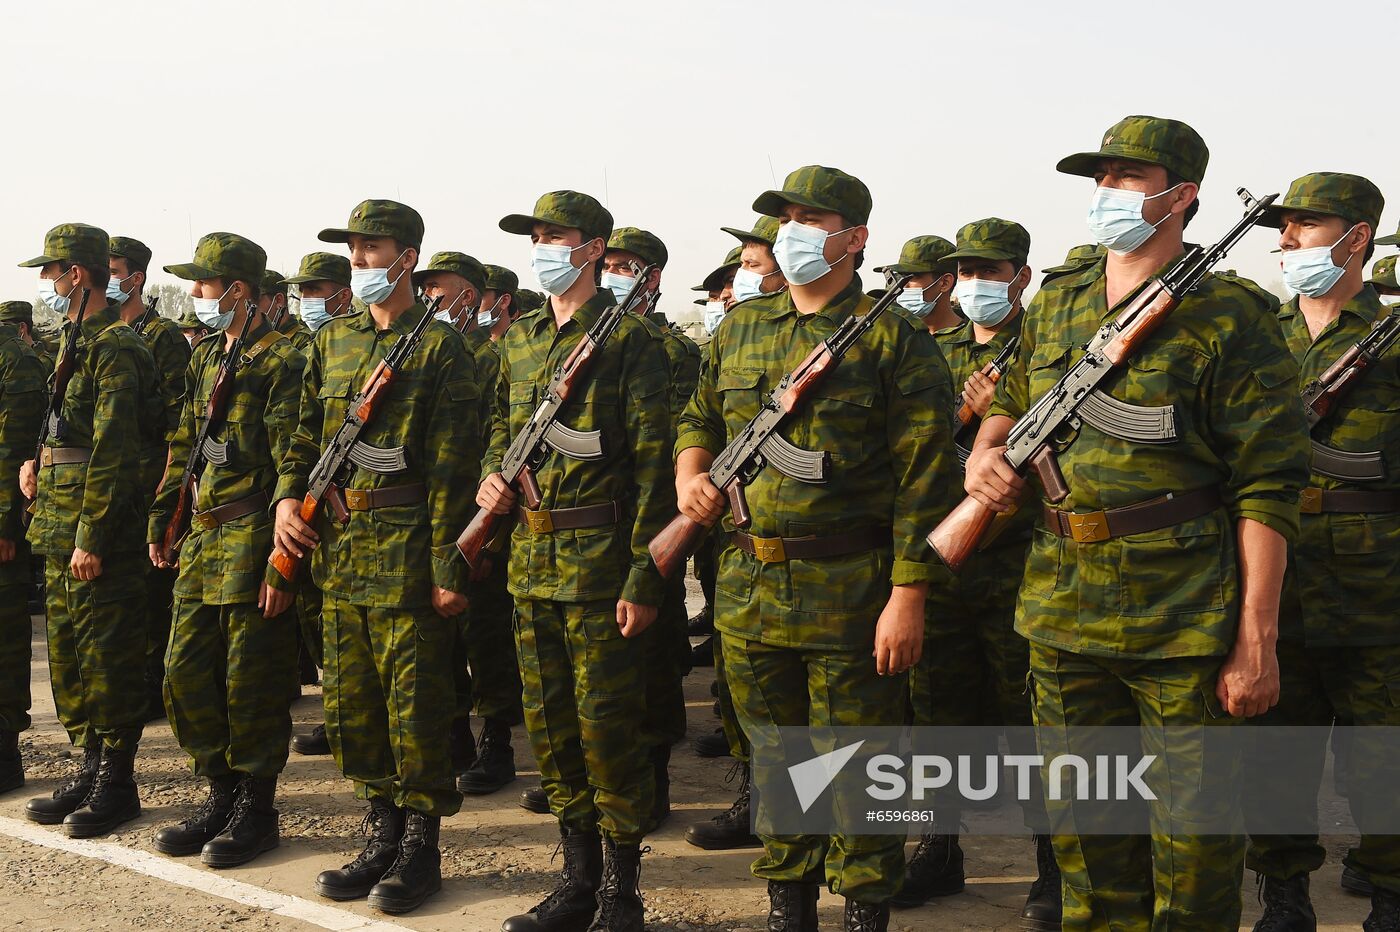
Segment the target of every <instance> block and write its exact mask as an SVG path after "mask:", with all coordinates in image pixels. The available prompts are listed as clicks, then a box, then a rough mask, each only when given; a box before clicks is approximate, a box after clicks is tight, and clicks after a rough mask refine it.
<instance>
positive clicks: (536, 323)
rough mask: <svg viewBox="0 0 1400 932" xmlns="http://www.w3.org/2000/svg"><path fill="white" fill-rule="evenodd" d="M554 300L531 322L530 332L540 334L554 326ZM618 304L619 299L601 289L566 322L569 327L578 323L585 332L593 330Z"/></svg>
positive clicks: (545, 304) (548, 302)
mask: <svg viewBox="0 0 1400 932" xmlns="http://www.w3.org/2000/svg"><path fill="white" fill-rule="evenodd" d="M553 301H554V299H553V298H550V299H549V300H548V301H546V302H545V303H544V307H542V308H540V315H539V317H538V318H536V319H535V320H532V321H530V332H531V333H539V332H540V331H541V330H543V329H544V328H545V327H547V326H548V327H552V326H554V308H553V307H552V306H551V305H552V304H553ZM616 303H617V297H616V295H614V294H613V293H612V292H611V291H609V290H608V289H606V288H599V289H598V291H597V292H595V293H594V295H593V297H591V298H589V299H588V300H587V301H585V302H583V306H582V307H580V308H579V309H578V310H576V311H574V316H573V317H571V318H569V320H567V321H565V322H564V326H565V327H567V326H568V325H569V324H570V323H576V324H578V325H579V326H580V327H582V328H583V329H584V330H591V329H592V328H593V325H594V324H596V323H597V322H598V318H599V317H602V316H603V312H604V311H606V310H607V309H608V308H610V307H612V306H613V305H614V304H616Z"/></svg>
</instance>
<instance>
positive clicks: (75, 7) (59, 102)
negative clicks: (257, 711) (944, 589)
mask: <svg viewBox="0 0 1400 932" xmlns="http://www.w3.org/2000/svg"><path fill="white" fill-rule="evenodd" d="M5 20H6V22H5V28H4V29H3V31H0V75H3V87H4V89H5V90H4V108H3V112H4V113H5V116H6V119H7V121H8V125H9V126H10V138H11V140H12V144H11V145H9V146H7V147H6V149H7V152H6V157H5V170H4V173H3V185H4V188H3V203H4V204H5V215H6V216H5V222H4V224H3V225H0V298H11V297H14V298H29V297H32V296H33V295H34V294H35V292H36V289H35V285H34V281H35V279H36V275H35V273H34V272H33V271H32V270H27V269H18V268H15V263H17V262H20V261H22V260H24V259H27V258H29V257H31V256H33V255H37V254H38V252H39V250H40V247H41V245H42V238H43V233H44V231H45V230H46V229H48V228H49V227H50V226H52V225H54V224H55V223H59V222H63V221H69V220H78V221H83V222H87V223H94V224H97V225H98V226H101V227H103V228H104V229H106V230H107V231H108V232H109V233H113V234H124V235H129V236H135V237H137V238H139V239H141V240H143V241H145V242H146V243H148V244H149V245H150V246H151V247H152V249H153V250H154V251H155V259H154V265H157V266H158V265H163V264H169V263H174V262H181V261H187V260H188V259H189V258H190V256H191V254H192V249H193V245H194V241H195V240H196V239H197V238H198V237H199V236H200V235H201V234H202V233H206V232H210V231H214V230H228V231H232V232H236V233H241V234H244V235H246V236H249V237H251V238H252V239H254V240H255V241H257V242H258V243H260V244H261V245H262V246H264V247H265V248H266V249H267V251H268V255H269V257H270V262H271V264H272V265H273V266H274V267H275V268H278V269H280V270H281V271H283V272H284V273H286V274H290V273H291V271H292V269H293V268H294V267H295V265H296V263H297V261H298V259H299V258H300V257H301V256H302V255H303V254H304V253H306V252H310V251H312V250H315V249H321V248H327V249H332V250H334V249H336V248H337V247H334V246H323V245H322V244H320V243H318V242H317V240H316V232H317V231H318V230H320V229H321V228H322V227H326V226H339V225H341V224H343V223H344V222H345V220H346V219H347V217H348V215H349V212H350V210H351V208H353V207H354V205H355V204H356V203H357V202H358V201H360V200H361V199H363V198H366V197H389V198H395V199H398V200H402V201H404V202H405V203H408V204H410V205H412V206H414V207H415V208H417V209H418V210H419V211H420V212H421V213H422V214H423V216H424V219H425V221H426V225H427V236H426V239H425V242H424V244H423V248H424V251H425V253H430V252H433V251H436V250H440V249H456V250H462V251H465V252H468V253H470V254H472V255H474V256H476V257H477V258H479V259H481V260H482V261H485V262H494V263H500V264H503V265H506V266H509V267H511V268H514V269H515V270H516V271H517V272H520V273H521V279H522V283H523V284H526V285H527V286H530V287H533V286H534V283H533V278H532V276H531V275H530V274H529V267H528V256H529V246H528V241H527V240H526V239H525V238H523V237H518V236H511V235H509V234H506V233H503V232H501V231H500V230H499V229H498V228H497V226H496V222H497V220H499V219H500V217H501V216H502V215H504V214H507V213H513V212H527V211H529V210H530V208H531V207H532V205H533V204H534V201H535V198H536V197H537V196H538V195H539V194H541V193H543V192H545V191H550V190H554V189H557V188H575V189H578V190H582V191H586V192H589V193H591V194H593V195H594V196H596V197H598V198H599V199H600V200H602V201H603V202H604V203H605V204H606V205H607V206H608V208H609V210H611V211H612V213H613V215H614V217H615V218H616V221H617V223H618V224H619V225H634V226H641V227H644V228H646V229H649V230H651V231H653V232H655V233H656V234H658V235H659V236H660V237H661V238H662V239H663V240H665V242H666V244H667V246H668V247H669V249H670V253H671V263H670V265H669V266H668V267H667V269H666V272H665V278H664V280H663V288H664V290H665V292H666V297H664V298H663V300H662V309H663V310H667V309H670V310H672V311H674V310H679V309H682V308H684V307H685V306H686V304H685V302H688V301H689V300H690V298H692V297H693V295H692V294H691V292H690V291H689V290H688V289H689V287H690V286H691V285H693V284H697V283H698V282H699V280H700V278H701V276H702V275H703V274H704V273H705V272H707V271H709V270H710V269H711V268H713V267H714V266H715V265H717V264H718V262H719V261H720V260H721V259H722V258H723V255H724V253H725V252H726V251H727V250H728V249H729V248H730V247H731V246H732V245H734V242H733V240H732V239H731V238H730V237H728V236H727V235H726V234H723V233H721V232H720V231H719V229H718V227H719V226H721V225H729V226H740V227H743V226H748V225H749V224H750V223H751V222H752V220H753V218H754V215H753V212H752V210H751V208H750V205H751V204H752V202H753V199H754V197H755V196H756V195H757V194H759V193H760V192H761V191H763V190H764V189H766V188H769V187H773V186H775V185H774V173H776V179H777V181H778V182H779V183H780V182H781V181H782V178H783V176H784V175H785V174H786V173H787V172H788V171H790V170H791V169H793V168H795V167H797V166H800V165H804V164H810V163H821V164H826V165H833V166H837V167H839V168H842V169H844V170H846V171H849V172H851V173H853V174H855V175H857V176H858V177H860V178H861V179H862V180H864V181H865V182H866V183H867V184H868V185H869V186H870V189H871V191H872V193H873V196H874V204H875V206H874V212H873V214H872V216H871V220H870V231H871V238H870V248H869V253H868V254H869V259H870V262H869V265H879V264H881V263H882V262H885V261H888V260H891V259H893V258H894V257H895V255H896V253H897V252H898V249H899V247H900V245H901V244H902V243H903V241H904V240H905V239H907V238H908V237H910V236H913V235H916V234H920V233H937V234H939V235H942V236H945V237H948V238H952V237H953V235H954V232H955V231H956V230H957V228H958V227H959V226H960V225H961V224H963V223H966V222H968V221H970V220H974V219H978V218H982V217H986V216H1000V217H1006V218H1009V219H1013V220H1017V221H1019V222H1021V223H1022V224H1024V225H1025V226H1026V228H1027V229H1028V230H1029V231H1030V233H1031V237H1032V251H1031V262H1032V265H1034V266H1035V267H1036V268H1037V269H1040V268H1044V267H1046V266H1049V265H1052V264H1054V263H1056V262H1058V261H1059V260H1060V258H1061V257H1062V256H1063V255H1064V253H1065V251H1066V249H1068V248H1069V247H1070V246H1072V245H1074V244H1076V243H1080V242H1084V241H1085V240H1086V239H1087V238H1088V237H1087V231H1086V229H1085V226H1084V214H1085V210H1086V208H1087V205H1088V200H1089V195H1090V193H1091V189H1092V184H1093V183H1092V181H1089V180H1086V179H1080V178H1073V177H1070V176H1065V175H1059V174H1057V173H1056V172H1055V171H1054V164H1055V162H1056V160H1057V159H1058V158H1059V157H1061V156H1063V155H1066V154H1068V153H1070V152H1074V151H1079V150H1082V149H1089V148H1093V147H1094V146H1095V144H1096V143H1097V142H1098V140H1099V138H1100V136H1101V134H1102V132H1103V131H1104V130H1105V129H1106V128H1107V127H1108V126H1109V125H1111V124H1112V123H1113V122H1115V121H1116V120H1117V119H1118V118H1120V117H1122V116H1124V115H1126V114H1130V113H1151V114H1157V115H1162V116H1171V117H1176V118H1179V119H1184V120H1186V121H1188V122H1190V123H1191V124H1192V125H1193V126H1195V127H1196V128H1197V129H1198V130H1199V131H1200V132H1201V134H1202V135H1203V136H1204V137H1205V139H1206V142H1207V143H1208V144H1209V146H1210V149H1211V160H1210V167H1209V170H1208V172H1207V175H1206V179H1205V185H1204V188H1203V192H1202V194H1203V198H1202V204H1203V206H1202V210H1201V213H1200V215H1199V217H1198V218H1197V219H1196V221H1195V222H1194V223H1193V224H1192V227H1191V229H1190V231H1189V232H1191V233H1194V234H1195V235H1196V237H1197V238H1200V239H1214V238H1216V237H1217V236H1218V235H1219V234H1220V233H1222V232H1223V231H1224V229H1225V228H1226V227H1227V226H1228V225H1229V223H1231V222H1233V220H1234V219H1235V218H1236V217H1237V216H1238V212H1239V208H1238V202H1237V201H1236V199H1235V196H1234V194H1233V192H1234V189H1235V188H1236V187H1237V186H1239V185H1245V186H1247V187H1249V188H1250V189H1251V190H1253V191H1254V192H1255V193H1256V194H1264V193H1266V192H1269V191H1274V190H1282V189H1284V188H1286V186H1287V184H1288V182H1289V181H1290V180H1291V179H1292V178H1294V177H1296V176H1297V175H1300V174H1303V173H1304V172H1309V171H1318V170H1330V171H1349V172H1357V173H1360V174H1364V175H1366V176H1368V177H1370V178H1371V179H1372V180H1373V181H1375V182H1376V183H1377V184H1378V185H1379V186H1380V187H1381V189H1382V191H1385V192H1387V193H1388V194H1390V195H1391V197H1392V204H1390V205H1388V206H1387V208H1386V212H1385V216H1384V219H1383V220H1382V229H1381V231H1380V232H1381V233H1391V232H1393V231H1394V230H1395V228H1396V225H1397V221H1398V220H1400V160H1397V153H1400V146H1397V142H1400V130H1397V125H1400V116H1397V115H1398V114H1400V108H1398V107H1397V105H1396V99H1395V94H1394V91H1393V89H1392V87H1393V78H1392V77H1391V74H1392V69H1393V67H1394V65H1393V62H1394V60H1395V49H1396V42H1397V39H1400V5H1397V4H1394V3H1384V2H1376V3H1356V2H1333V3H1327V4H1319V3H1293V2H1288V3H1280V2H1270V3H1243V2H1222V0H1215V2H1209V3H1198V2H1179V0H1177V2H1172V3H1160V4H1138V3H1102V2H1100V3H1077V2H1075V3H1071V2H1037V3H1031V2H1006V0H1004V2H1000V3H984V4H944V3H933V2H920V3H913V2H904V3H889V2H879V0H866V2H861V3H850V2H846V3H831V2H825V0H802V2H787V3H764V2H755V0H747V2H730V0H708V2H700V3H684V4H682V3H658V2H655V0H653V2H648V3H640V2H637V3H634V2H612V3H606V2H605V3H562V2H543V0H538V2H531V0H511V2H498V3H489V4H488V3H463V2H456V3H449V2H417V3H415V2H407V0H399V2H394V3H369V2H361V0H333V2H332V0H282V2H277V3H272V2H265V0H241V2H238V3H222V4H212V3H203V2H174V0H142V2H126V3H112V2H110V0H104V2H94V0H83V2H74V0H69V2H65V3H62V4H57V3H25V4H19V3H12V4H6V8H5ZM1308 40H1317V41H1318V43H1319V44H1318V46H1317V47H1315V48H1309V47H1307V46H1306V45H1305V44H1304V43H1306V42H1307V41H1308ZM770 165H771V168H770ZM1275 239H1276V237H1275V236H1273V235H1271V234H1270V233H1269V232H1267V231H1259V232H1256V233H1254V234H1251V235H1250V236H1249V237H1247V238H1246V239H1245V240H1244V242H1243V243H1242V244H1241V245H1240V246H1239V247H1237V249H1236V251H1235V253H1234V255H1232V257H1231V258H1230V260H1229V262H1228V264H1229V265H1232V266H1235V267H1237V268H1238V269H1239V270H1240V271H1241V273H1242V274H1246V275H1250V276H1253V277H1255V278H1257V279H1258V280H1259V281H1260V282H1261V283H1263V284H1266V285H1273V284H1276V282H1277V280H1278V264H1277V257H1274V256H1270V255H1269V250H1270V249H1272V248H1274V246H1275ZM1389 251H1390V250H1382V251H1381V254H1382V255H1384V254H1386V253H1388V252H1389ZM155 280H156V281H165V280H169V277H168V276H165V274H164V273H163V272H160V271H159V270H156V271H155ZM1038 280H1039V279H1038V278H1037V281H1038Z"/></svg>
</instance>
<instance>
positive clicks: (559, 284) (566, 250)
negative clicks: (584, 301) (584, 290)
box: [530, 240, 592, 297]
mask: <svg viewBox="0 0 1400 932" xmlns="http://www.w3.org/2000/svg"><path fill="white" fill-rule="evenodd" d="M589 242H592V240H589ZM587 245H588V243H580V244H579V245H577V246H574V247H573V248H570V247H568V246H551V245H549V244H547V243H536V244H535V247H534V248H533V249H532V250H530V268H531V269H533V270H534V273H535V278H536V279H538V281H539V283H540V287H541V288H543V289H544V290H545V291H547V292H549V293H550V294H552V295H554V296H555V297H558V296H559V295H561V294H563V293H564V292H566V291H568V290H569V288H570V287H571V286H572V285H573V283H574V282H575V281H577V280H578V277H579V273H581V272H582V271H583V268H582V267H581V266H575V265H574V263H573V258H572V257H573V254H574V250H576V249H582V248H583V247H584V246H587Z"/></svg>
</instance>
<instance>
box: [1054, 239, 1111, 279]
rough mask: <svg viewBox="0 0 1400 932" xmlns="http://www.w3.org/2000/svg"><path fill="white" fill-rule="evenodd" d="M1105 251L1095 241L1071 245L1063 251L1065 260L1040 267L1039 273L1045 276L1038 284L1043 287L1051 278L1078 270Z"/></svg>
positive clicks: (1092, 262) (1096, 260) (1099, 257)
mask: <svg viewBox="0 0 1400 932" xmlns="http://www.w3.org/2000/svg"><path fill="white" fill-rule="evenodd" d="M1105 252H1107V250H1105V249H1104V248H1103V247H1102V246H1100V245H1098V244H1097V243H1085V244H1083V245H1080V246H1071V247H1070V250H1069V252H1067V253H1065V261H1064V262H1061V263H1060V264H1059V265H1052V266H1050V268H1048V269H1041V270H1040V274H1041V275H1044V276H1045V277H1044V278H1042V279H1041V280H1040V286H1041V287H1042V288H1044V287H1045V286H1046V285H1048V284H1049V283H1050V282H1051V281H1052V280H1053V279H1056V278H1059V277H1060V276H1061V275H1068V274H1069V273H1070V272H1080V271H1083V270H1084V269H1086V268H1088V267H1089V266H1091V265H1093V264H1094V263H1095V262H1098V261H1099V260H1100V259H1102V258H1103V257H1104V253H1105Z"/></svg>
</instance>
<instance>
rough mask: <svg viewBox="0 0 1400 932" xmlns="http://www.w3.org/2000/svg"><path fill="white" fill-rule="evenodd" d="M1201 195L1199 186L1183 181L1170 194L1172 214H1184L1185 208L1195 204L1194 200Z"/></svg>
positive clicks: (1192, 182)
mask: <svg viewBox="0 0 1400 932" xmlns="http://www.w3.org/2000/svg"><path fill="white" fill-rule="evenodd" d="M1200 193H1201V186H1200V185H1198V184H1196V182H1194V181H1183V182H1182V183H1181V184H1180V185H1179V186H1178V187H1177V189H1176V190H1175V191H1173V192H1172V198H1173V199H1172V208H1171V212H1172V213H1174V214H1184V213H1186V210H1187V208H1189V207H1190V206H1191V205H1192V204H1194V203H1196V198H1197V197H1198V196H1199V195H1200Z"/></svg>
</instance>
